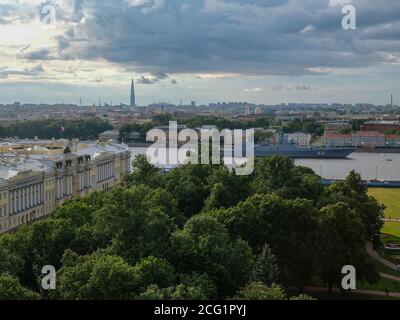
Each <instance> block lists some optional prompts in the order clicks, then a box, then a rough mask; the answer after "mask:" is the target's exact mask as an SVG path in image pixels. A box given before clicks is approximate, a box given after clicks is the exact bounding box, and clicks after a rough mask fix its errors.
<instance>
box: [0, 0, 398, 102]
mask: <svg viewBox="0 0 400 320" xmlns="http://www.w3.org/2000/svg"><path fill="white" fill-rule="evenodd" d="M349 3H351V5H353V6H354V8H356V14H357V15H356V16H357V29H356V30H344V29H343V28H342V18H343V17H344V15H343V14H342V7H343V6H344V5H346V4H349ZM53 8H54V11H53ZM53 12H54V13H55V14H54V15H53V14H52V13H53ZM131 78H134V79H135V81H136V90H137V102H138V103H139V104H148V103H152V102H155V101H168V102H171V103H178V102H179V101H180V100H181V99H182V100H183V102H184V103H185V102H190V101H191V100H195V101H197V102H198V103H208V102H215V101H249V102H255V103H265V104H275V103H282V102H328V103H329V102H342V103H356V102H371V103H376V104H386V103H387V102H388V101H389V95H390V93H394V94H395V102H396V103H398V104H400V1H399V0H379V1H376V0H53V1H41V0H0V103H12V102H15V101H20V102H35V103H40V102H46V103H61V102H66V103H79V99H80V98H82V101H83V103H84V104H87V105H88V104H92V103H93V102H95V101H96V102H98V100H99V98H100V99H101V101H102V102H105V101H107V102H111V101H112V102H114V103H121V102H122V103H128V102H129V87H130V79H131Z"/></svg>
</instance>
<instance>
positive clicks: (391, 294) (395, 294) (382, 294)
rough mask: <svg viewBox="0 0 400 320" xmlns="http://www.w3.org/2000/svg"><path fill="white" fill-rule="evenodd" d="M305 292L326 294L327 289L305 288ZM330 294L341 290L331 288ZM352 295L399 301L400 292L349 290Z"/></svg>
mask: <svg viewBox="0 0 400 320" xmlns="http://www.w3.org/2000/svg"><path fill="white" fill-rule="evenodd" d="M305 290H306V291H309V292H326V293H327V292H328V290H329V289H328V288H320V287H306V288H305ZM332 292H336V293H340V292H341V290H340V289H337V288H333V289H332ZM351 292H352V293H358V294H365V295H369V296H375V297H377V296H380V297H386V296H388V297H392V298H398V299H400V292H389V293H387V292H385V291H373V290H358V289H357V290H351Z"/></svg>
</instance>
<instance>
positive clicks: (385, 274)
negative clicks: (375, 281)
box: [379, 272, 400, 282]
mask: <svg viewBox="0 0 400 320" xmlns="http://www.w3.org/2000/svg"><path fill="white" fill-rule="evenodd" d="M379 275H380V276H381V277H382V278H384V279H388V280H393V281H398V282H400V277H396V276H393V275H391V274H387V273H382V272H381V273H379Z"/></svg>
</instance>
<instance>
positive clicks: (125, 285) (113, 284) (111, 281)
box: [52, 251, 139, 300]
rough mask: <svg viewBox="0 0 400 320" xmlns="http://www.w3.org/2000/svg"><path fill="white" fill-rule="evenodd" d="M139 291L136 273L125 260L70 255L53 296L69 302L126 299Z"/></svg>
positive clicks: (68, 253)
mask: <svg viewBox="0 0 400 320" xmlns="http://www.w3.org/2000/svg"><path fill="white" fill-rule="evenodd" d="M138 292H139V287H138V283H137V282H136V273H135V270H134V268H133V267H132V266H130V265H129V264H128V263H126V262H125V261H124V259H122V258H121V257H118V256H111V255H107V254H104V253H94V254H92V255H89V256H77V255H76V254H73V253H72V252H68V251H67V252H66V254H65V256H64V259H63V266H62V268H61V269H60V270H59V272H58V273H57V289H56V290H55V291H54V292H52V297H53V298H57V299H66V300H82V299H84V300H110V299H118V300H126V299H132V298H134V297H136V296H137V294H138Z"/></svg>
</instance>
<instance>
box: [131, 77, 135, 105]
mask: <svg viewBox="0 0 400 320" xmlns="http://www.w3.org/2000/svg"><path fill="white" fill-rule="evenodd" d="M135 106H136V99H135V82H134V81H133V79H132V83H131V108H134V107H135Z"/></svg>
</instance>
